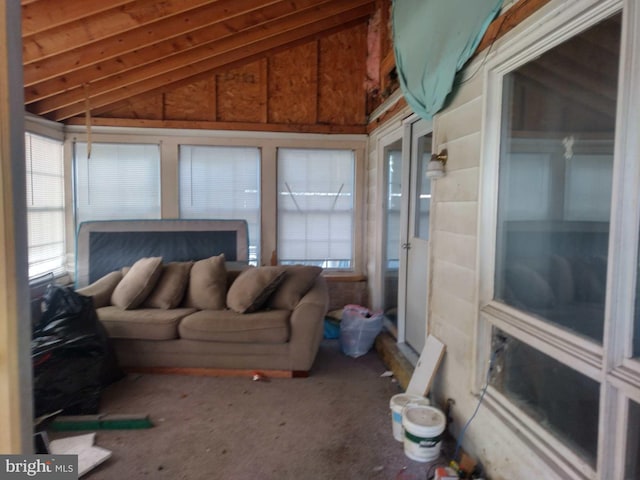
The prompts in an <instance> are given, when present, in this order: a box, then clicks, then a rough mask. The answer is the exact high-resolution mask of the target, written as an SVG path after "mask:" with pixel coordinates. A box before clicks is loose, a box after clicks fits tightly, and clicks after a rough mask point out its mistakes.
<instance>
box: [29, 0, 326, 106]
mask: <svg viewBox="0 0 640 480" xmlns="http://www.w3.org/2000/svg"><path fill="white" fill-rule="evenodd" d="M328 1H332V0H323V1H321V2H319V1H318V0H293V1H290V0H280V1H278V3H276V4H269V5H266V6H262V7H261V8H260V9H258V10H254V11H252V12H245V13H243V14H242V15H238V16H236V17H232V18H228V19H220V20H217V21H215V22H214V23H211V24H208V25H206V26H204V27H201V28H199V29H197V30H194V31H192V32H188V33H186V34H183V35H180V36H178V37H174V38H170V39H167V40H166V41H163V42H160V43H157V44H154V45H150V46H147V47H142V48H138V49H136V50H135V51H133V52H129V53H125V54H123V55H119V56H117V57H114V58H111V59H108V60H104V61H101V62H98V63H95V64H92V65H88V66H83V67H82V68H79V69H77V70H74V71H71V72H68V73H66V74H64V75H62V76H56V77H54V78H51V79H48V80H45V81H43V82H39V83H36V84H33V85H31V86H29V87H27V88H25V103H26V104H30V103H33V102H36V101H39V100H43V99H45V98H47V97H49V96H52V95H56V94H59V93H62V92H65V91H68V90H69V89H70V88H73V87H74V86H79V85H83V84H85V83H90V82H94V81H96V80H100V79H101V78H104V77H108V76H110V75H114V74H116V73H123V72H125V71H127V70H129V69H131V68H137V67H141V66H143V65H145V64H147V63H151V62H153V61H155V60H157V59H158V58H164V57H167V56H169V55H173V54H176V53H179V52H185V51H187V50H189V49H192V48H195V47H197V46H198V45H200V44H207V43H210V42H212V41H214V40H220V39H222V38H225V37H227V36H230V35H234V34H237V33H238V32H241V31H243V30H247V29H248V28H250V27H253V26H256V25H259V24H261V23H267V22H268V21H272V20H275V19H277V18H278V17H279V16H284V15H287V14H291V13H293V12H295V11H301V10H304V9H306V8H309V7H312V6H314V5H315V6H319V5H321V4H322V3H326V2H328Z"/></svg>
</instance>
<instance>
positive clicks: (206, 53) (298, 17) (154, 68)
mask: <svg viewBox="0 0 640 480" xmlns="http://www.w3.org/2000/svg"><path fill="white" fill-rule="evenodd" d="M371 4H372V2H371V1H370V0H339V1H337V2H336V1H334V2H330V3H328V4H323V5H320V6H317V5H316V6H314V7H312V8H309V9H304V10H301V11H299V12H295V13H293V14H291V15H287V16H285V17H282V18H280V19H277V20H274V21H272V22H268V23H266V24H264V25H256V26H254V27H252V28H250V29H247V30H245V31H243V32H239V33H237V34H236V35H233V36H229V37H225V38H223V39H221V40H219V41H217V42H210V43H208V44H205V45H200V46H198V47H196V48H193V49H191V50H189V51H186V52H181V53H179V54H177V55H169V56H164V57H162V60H161V61H157V62H154V63H149V64H146V65H143V66H142V67H139V68H136V69H134V70H130V71H128V72H125V73H123V74H116V75H112V76H110V77H107V78H104V79H101V80H98V81H95V82H92V83H90V84H89V91H90V94H91V95H92V96H93V95H100V94H102V93H106V92H108V91H110V90H117V89H121V88H123V87H125V86H127V85H130V84H132V83H137V82H138V81H143V80H146V79H147V78H150V77H156V76H158V75H162V74H164V73H165V72H168V71H173V70H178V69H180V68H182V67H183V66H184V65H191V64H196V63H198V62H201V61H214V59H215V58H216V56H219V55H221V54H224V53H226V52H231V51H235V50H237V49H242V48H244V47H245V46H246V45H248V44H252V43H256V42H261V41H263V40H264V39H265V38H268V37H270V36H274V35H277V34H284V33H286V32H288V31H291V30H295V29H296V28H300V27H304V26H305V25H310V24H313V23H314V22H317V21H318V20H322V19H323V18H326V17H331V16H335V15H338V14H341V13H343V12H346V11H349V10H350V9H352V8H357V7H362V6H365V7H367V8H369V6H370V5H371ZM85 94H86V93H85V89H84V85H79V86H77V87H75V88H72V89H69V90H68V91H66V92H64V93H61V94H59V95H56V96H53V97H50V98H47V99H44V100H41V101H38V102H35V103H33V104H32V105H31V107H30V110H31V111H33V112H34V113H36V114H38V115H42V114H45V113H49V112H51V111H53V110H57V109H59V108H62V107H65V106H68V105H71V104H73V103H76V102H80V101H81V100H82V101H84V98H85Z"/></svg>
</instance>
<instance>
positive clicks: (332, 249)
mask: <svg viewBox="0 0 640 480" xmlns="http://www.w3.org/2000/svg"><path fill="white" fill-rule="evenodd" d="M354 172H355V155H354V152H353V151H352V150H325V149H294V148H280V149H278V260H279V262H280V263H281V264H293V263H301V264H309V265H318V266H321V267H323V268H336V269H351V268H353V230H354V225H353V210H354V181H355V173H354Z"/></svg>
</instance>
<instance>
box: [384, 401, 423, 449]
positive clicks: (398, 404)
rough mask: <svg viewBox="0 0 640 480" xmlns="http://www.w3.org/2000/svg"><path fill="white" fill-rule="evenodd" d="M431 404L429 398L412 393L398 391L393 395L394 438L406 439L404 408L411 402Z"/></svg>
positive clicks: (392, 425) (400, 440)
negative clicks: (403, 425)
mask: <svg viewBox="0 0 640 480" xmlns="http://www.w3.org/2000/svg"><path fill="white" fill-rule="evenodd" d="M410 403H411V404H420V405H430V403H431V402H429V399H428V398H425V397H421V396H420V395H416V394H412V393H398V394H397V395H394V396H393V397H391V400H390V401H389V407H390V408H391V428H392V429H393V438H395V439H396V440H397V441H399V442H402V441H404V430H403V429H402V410H403V409H404V407H406V406H407V405H409V404H410Z"/></svg>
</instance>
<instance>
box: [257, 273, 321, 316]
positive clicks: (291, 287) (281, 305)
mask: <svg viewBox="0 0 640 480" xmlns="http://www.w3.org/2000/svg"><path fill="white" fill-rule="evenodd" d="M321 272H322V268H321V267H314V266H311V265H292V266H290V267H286V270H285V275H284V280H283V281H282V283H281V284H280V285H279V286H278V288H277V289H276V291H275V292H274V294H273V295H272V296H271V298H269V302H268V306H269V307H270V308H276V309H283V310H293V309H294V308H295V307H296V305H297V304H298V302H299V301H300V299H301V298H302V297H303V296H304V294H305V293H307V292H308V291H309V289H310V288H311V287H312V286H313V284H314V282H315V281H316V278H318V275H320V273H321Z"/></svg>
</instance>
